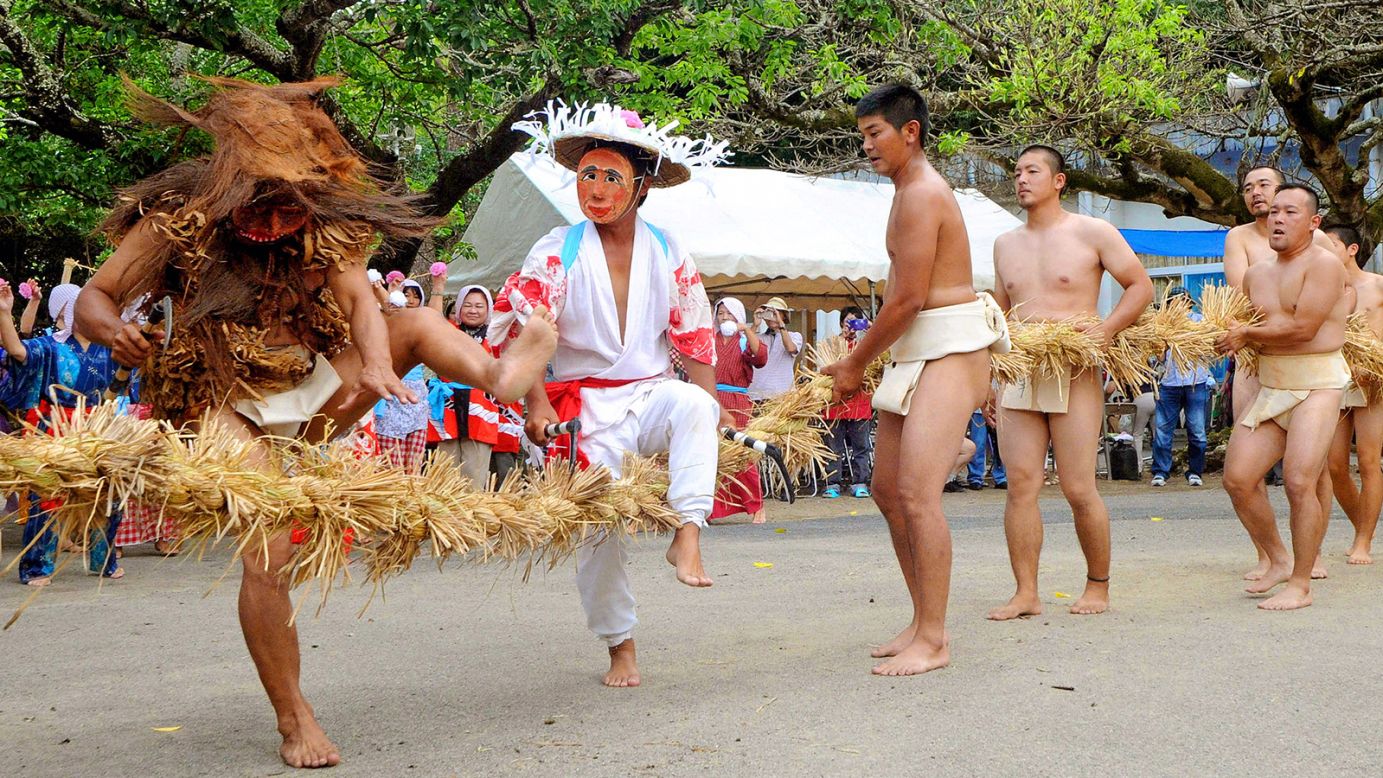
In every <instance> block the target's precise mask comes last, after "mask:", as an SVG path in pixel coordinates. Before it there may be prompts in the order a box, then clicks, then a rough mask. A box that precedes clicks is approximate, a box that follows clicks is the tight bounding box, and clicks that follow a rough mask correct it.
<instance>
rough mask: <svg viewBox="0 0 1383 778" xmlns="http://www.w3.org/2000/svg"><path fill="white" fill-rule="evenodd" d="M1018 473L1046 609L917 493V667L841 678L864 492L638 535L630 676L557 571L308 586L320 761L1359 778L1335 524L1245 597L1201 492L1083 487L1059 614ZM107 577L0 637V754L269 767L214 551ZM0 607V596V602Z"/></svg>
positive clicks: (886, 609) (851, 656) (1369, 578)
mask: <svg viewBox="0 0 1383 778" xmlns="http://www.w3.org/2000/svg"><path fill="white" fill-rule="evenodd" d="M1049 491H1052V493H1051V494H1050V495H1048V498H1049V499H1046V500H1044V509H1045V511H1046V518H1047V521H1048V522H1049V523H1050V524H1051V525H1052V526H1050V527H1049V528H1048V533H1047V547H1046V552H1045V555H1044V559H1043V568H1042V570H1043V577H1042V591H1043V596H1044V600H1045V602H1046V603H1047V613H1046V614H1045V615H1043V616H1041V617H1037V618H1032V619H1029V620H1026V621H1020V622H1012V623H1005V624H995V623H990V622H987V621H985V620H984V619H983V618H982V616H983V614H984V612H985V611H986V609H987V608H989V607H990V606H992V605H994V604H996V603H998V602H1000V601H1002V600H1003V599H1004V598H1005V597H1006V596H1007V595H1008V594H1009V592H1010V587H1011V580H1010V577H1009V572H1008V565H1007V558H1006V552H1005V550H1004V543H1003V531H1002V525H1001V520H1000V505H1001V502H1002V493H999V492H994V491H985V492H980V493H968V494H959V495H949V496H948V498H947V504H948V507H949V508H950V512H951V514H952V516H953V525H954V527H955V533H954V534H955V544H956V554H955V559H956V563H955V582H954V588H953V592H952V598H951V619H950V629H951V632H952V634H953V641H954V647H953V656H954V662H953V664H952V666H951V667H950V668H948V669H946V670H943V671H940V672H937V673H932V674H930V675H928V676H925V677H921V678H913V679H880V678H874V677H871V676H870V675H869V668H870V666H871V661H870V659H869V658H868V656H867V653H866V652H867V651H868V649H869V646H870V644H871V643H874V642H878V641H880V640H882V639H884V638H886V637H889V636H891V635H892V633H893V632H894V631H895V630H897V629H898V628H899V627H901V626H902V624H903V623H904V622H905V621H906V617H907V611H906V608H905V602H904V595H903V591H902V583H901V580H900V577H899V574H898V572H897V568H896V566H895V563H894V561H893V559H892V557H891V554H890V552H889V548H888V543H887V537H886V532H885V528H884V525H883V522H882V520H881V519H880V518H879V517H878V515H877V513H876V512H875V510H874V509H873V506H872V504H871V503H869V502H868V501H864V500H859V501H857V500H852V499H842V500H838V501H833V502H826V501H820V500H813V501H808V502H804V503H802V504H800V505H799V506H796V507H794V508H791V509H789V508H786V507H785V506H775V514H776V517H775V518H776V521H774V522H770V523H769V524H767V525H764V526H757V527H756V526H750V525H747V524H745V525H733V526H726V527H718V528H716V529H715V530H714V531H713V532H712V533H711V535H710V536H709V538H708V541H707V544H706V545H707V551H708V560H709V565H710V568H711V570H712V571H713V573H714V575H715V577H716V585H715V587H714V588H713V589H711V590H709V591H692V590H689V589H686V588H684V587H681V586H679V585H678V584H676V583H675V581H673V579H672V576H671V573H670V572H669V569H668V568H667V566H666V565H665V564H664V563H663V562H662V560H661V553H662V545H663V544H662V542H661V541H648V542H645V543H643V544H641V545H640V546H639V547H638V549H637V550H636V551H635V553H634V560H633V563H632V567H633V575H634V577H635V581H636V586H637V591H638V593H639V595H640V598H641V606H642V614H641V615H642V617H643V623H642V625H641V627H640V630H639V633H638V634H639V638H640V641H641V645H640V658H641V660H642V661H641V665H642V669H643V672H644V678H645V684H644V686H643V687H642V688H639V689H636V690H609V689H604V688H601V687H599V686H598V685H597V678H598V674H599V673H598V671H599V670H601V669H602V668H603V661H604V656H603V654H604V652H603V650H602V649H601V648H600V647H599V646H598V645H596V643H595V642H594V641H593V640H592V639H591V638H590V637H589V636H588V634H587V633H586V632H585V630H584V627H583V621H582V618H581V614H580V608H579V605H578V602H577V598H576V594H575V592H574V591H573V587H572V585H571V580H570V578H571V571H570V569H569V568H563V569H559V570H557V571H556V572H553V573H551V574H547V575H542V574H535V575H534V576H533V579H532V580H531V581H529V582H528V583H526V584H525V583H523V582H522V581H521V579H520V573H519V571H515V570H511V569H500V568H494V567H488V568H479V567H465V566H456V567H454V568H449V569H448V570H446V571H445V572H444V573H442V574H440V575H439V574H438V573H437V571H436V570H435V569H434V568H431V567H428V566H425V565H424V566H421V567H420V568H418V569H416V570H414V571H413V572H412V573H411V574H409V575H407V576H405V577H403V578H402V579H400V580H398V581H396V582H394V583H393V584H391V585H390V587H389V590H388V600H387V601H385V602H380V601H379V600H376V601H375V602H374V603H373V604H372V605H371V607H370V609H369V610H368V611H366V612H365V615H364V616H363V617H360V618H357V616H356V611H357V609H358V608H359V607H360V606H361V605H362V604H363V603H364V602H365V595H366V592H362V591H347V592H343V593H338V594H337V595H335V596H334V597H333V600H332V602H331V603H330V605H329V607H328V609H327V611H326V612H325V614H323V615H322V616H321V618H319V619H315V620H314V619H312V618H310V616H305V617H304V621H303V625H302V626H303V646H304V654H305V658H304V668H303V673H304V685H305V687H306V688H307V689H308V691H309V694H310V696H311V698H312V699H313V701H314V702H315V704H316V705H317V709H318V711H319V713H320V714H321V716H322V720H323V723H324V724H325V726H326V727H327V729H328V731H330V732H331V733H332V734H333V735H334V736H335V737H336V738H337V741H338V743H339V744H340V745H341V746H342V751H343V753H344V755H345V757H346V760H347V762H346V764H345V765H343V766H342V767H341V768H338V769H337V770H335V771H333V774H334V775H360V776H383V775H429V776H430V775H481V774H486V775H489V774H497V773H501V772H504V773H516V774H532V775H563V776H567V775H577V776H581V775H615V774H636V775H689V774H734V775H741V774H743V775H749V774H760V775H779V774H797V775H848V774H866V773H869V774H880V775H902V774H908V775H918V774H929V775H930V774H937V775H1019V774H1021V775H1023V776H1048V775H1052V776H1058V775H1101V776H1103V775H1168V776H1170V775H1250V774H1253V775H1258V774H1261V772H1262V771H1264V770H1266V771H1268V772H1269V773H1271V774H1288V773H1291V772H1296V771H1302V772H1309V773H1310V774H1313V775H1317V774H1319V775H1331V774H1336V775H1377V774H1378V772H1379V767H1378V763H1379V756H1380V753H1383V745H1380V742H1379V739H1380V724H1383V713H1380V703H1379V700H1380V699H1383V680H1381V679H1380V675H1379V672H1378V664H1379V659H1380V656H1383V630H1380V628H1379V626H1378V625H1379V623H1380V616H1383V604H1380V598H1379V597H1378V596H1377V592H1378V591H1379V586H1380V583H1383V569H1376V568H1347V567H1346V565H1345V564H1344V563H1343V551H1344V548H1345V545H1346V543H1347V541H1348V539H1349V532H1348V527H1347V524H1345V523H1344V522H1343V521H1342V520H1340V519H1339V517H1338V515H1337V520H1336V521H1335V522H1333V524H1332V527H1331V531H1330V536H1329V538H1328V539H1327V549H1328V551H1329V552H1330V554H1331V564H1330V569H1331V574H1332V575H1331V579H1330V580H1329V581H1327V582H1324V583H1322V584H1321V585H1320V586H1319V587H1318V589H1317V604H1316V605H1315V606H1314V607H1312V608H1309V609H1306V610H1304V611H1299V612H1295V613H1284V614H1270V613H1265V612H1261V611H1258V610H1257V609H1255V608H1254V601H1253V600H1252V599H1250V598H1248V597H1247V596H1246V595H1244V594H1242V593H1241V592H1240V583H1239V580H1238V578H1239V574H1240V573H1241V572H1242V570H1243V569H1244V568H1245V567H1246V565H1248V564H1249V563H1251V561H1252V560H1251V559H1250V557H1249V550H1248V543H1247V540H1246V538H1245V536H1244V534H1243V531H1242V529H1241V528H1240V527H1239V525H1238V523H1237V522H1236V521H1234V520H1233V518H1232V515H1231V514H1230V512H1229V504H1228V500H1227V499H1226V498H1225V496H1224V493H1223V492H1222V491H1220V490H1219V489H1218V484H1214V483H1211V484H1207V488H1205V489H1203V490H1196V491H1192V490H1190V489H1189V488H1187V487H1185V486H1179V485H1176V486H1171V487H1168V488H1167V489H1162V490H1152V489H1150V488H1148V487H1146V486H1139V485H1127V484H1125V485H1117V486H1114V487H1112V488H1110V489H1109V490H1108V493H1109V503H1110V506H1111V508H1112V510H1113V512H1114V514H1115V516H1116V519H1117V521H1116V523H1115V525H1114V543H1115V555H1116V565H1115V570H1114V575H1115V589H1114V595H1115V600H1114V608H1113V610H1112V611H1111V612H1110V613H1108V614H1106V615H1104V616H1099V617H1075V616H1071V615H1070V614H1068V613H1066V611H1065V607H1064V606H1066V605H1067V604H1069V603H1070V602H1071V600H1070V599H1067V598H1066V596H1065V595H1066V594H1067V593H1069V594H1071V595H1075V594H1078V593H1079V591H1080V586H1081V581H1082V578H1083V568H1082V566H1081V564H1080V561H1079V552H1078V550H1077V547H1076V542H1075V538H1074V533H1073V531H1072V528H1071V525H1070V523H1069V522H1070V517H1069V513H1067V512H1066V511H1065V510H1064V509H1063V506H1062V505H1061V503H1060V502H1059V494H1057V493H1056V492H1055V491H1054V490H1049ZM1273 499H1274V501H1275V502H1276V503H1277V504H1278V505H1279V506H1282V504H1283V502H1282V495H1281V490H1280V489H1278V490H1274V497H1273ZM852 510H853V511H857V515H854V516H851V515H848V513H849V511H852ZM842 513H844V514H847V515H844V516H840V517H838V518H831V519H821V520H798V519H794V518H791V517H805V516H811V515H816V516H822V515H829V514H842ZM1154 517H1157V518H1161V519H1162V521H1153V520H1152V519H1153V518H1154ZM780 529H781V530H785V531H783V532H779V531H778V530H780ZM6 540H7V543H6V549H8V550H10V552H11V553H12V552H13V549H14V548H15V542H16V539H15V538H13V537H12V536H10V537H7V538H6ZM756 562H770V563H772V565H773V566H772V567H771V568H765V567H757V566H756V565H755V563H756ZM126 566H127V568H128V570H129V576H128V577H127V578H126V579H125V580H124V581H121V582H118V583H115V584H108V585H107V586H106V587H104V588H103V589H102V590H101V591H99V592H98V591H97V590H96V589H95V586H94V583H93V579H89V578H84V577H82V576H81V575H71V574H69V575H67V576H66V577H65V578H62V579H60V580H59V582H58V583H57V584H55V585H54V586H53V587H52V589H51V590H50V591H48V592H46V593H45V594H44V595H43V596H42V597H41V598H39V600H38V601H37V602H36V603H35V604H34V605H33V607H31V608H30V609H29V610H28V612H27V613H26V614H25V615H24V616H23V618H22V619H21V620H20V621H19V623H18V624H17V625H15V626H14V627H13V628H11V629H10V630H9V631H8V632H6V633H4V634H3V635H0V652H3V654H4V655H5V656H6V657H7V659H8V661H7V662H6V667H7V669H6V670H5V671H4V673H3V674H2V675H3V678H4V693H3V694H0V731H3V732H4V733H5V734H4V741H3V742H4V756H3V757H0V759H3V764H4V768H3V772H4V773H5V774H9V775H17V776H19V775H22V776H49V775H53V776H56V775H64V776H70V775H84V776H85V775H92V776H95V775H103V776H104V775H111V776H124V775H139V776H149V777H152V776H184V775H198V774H213V773H215V774H218V775H276V774H282V773H283V772H286V771H285V769H284V768H283V767H281V766H280V765H279V764H278V762H277V758H276V754H275V747H276V739H275V737H274V732H273V720H272V717H271V716H270V714H269V708H268V705H267V703H266V702H265V700H264V698H263V694H262V692H261V691H260V689H259V686H258V683H257V682H256V679H255V677H254V674H253V672H252V671H251V667H250V664H249V660H248V657H247V655H246V653H245V649H244V647H243V644H242V643H241V642H240V639H239V635H238V632H237V630H236V627H235V621H234V615H233V614H234V592H235V584H234V582H233V580H232V581H231V582H228V583H227V584H225V585H223V586H221V587H220V588H218V589H216V590H215V591H213V592H212V593H211V595H210V596H209V597H206V598H203V597H202V594H203V592H204V591H205V590H206V589H207V588H208V587H209V586H210V585H211V584H212V583H213V582H214V581H215V580H216V579H217V577H218V576H219V575H220V574H221V572H222V571H223V569H224V568H225V559H224V557H218V558H216V559H209V560H206V561H200V562H199V561H195V560H186V561H184V560H176V561H172V562H163V561H160V560H156V559H154V558H152V557H141V556H131V557H130V558H128V559H127V560H126ZM10 576H13V573H11V574H10ZM25 594H26V592H25V590H24V589H21V588H20V587H18V586H16V585H13V584H10V583H7V584H6V585H5V586H3V587H0V611H3V612H4V613H6V614H7V613H8V612H10V611H11V610H13V608H14V607H16V606H18V605H19V604H20V603H21V602H22V601H23V598H24V596H25ZM159 727H180V729H178V730H177V731H174V732H159V731H156V730H155V728H159Z"/></svg>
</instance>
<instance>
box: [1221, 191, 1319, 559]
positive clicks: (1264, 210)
mask: <svg viewBox="0 0 1383 778" xmlns="http://www.w3.org/2000/svg"><path fill="white" fill-rule="evenodd" d="M1286 182H1287V178H1286V176H1284V175H1283V174H1282V171H1281V170H1278V169H1277V168H1275V167H1272V166H1271V165H1259V166H1258V167H1255V168H1253V169H1251V170H1249V172H1247V173H1245V174H1244V180H1243V181H1242V182H1241V183H1240V185H1239V192H1240V194H1241V196H1242V197H1243V198H1244V207H1245V208H1247V209H1248V211H1249V213H1250V214H1252V215H1253V221H1251V222H1249V223H1248V224H1241V225H1239V226H1238V227H1235V228H1233V229H1231V230H1230V231H1229V233H1228V234H1226V235H1225V283H1227V284H1228V285H1230V286H1232V287H1235V288H1237V289H1239V290H1240V291H1242V290H1243V288H1244V274H1245V273H1246V272H1248V269H1249V268H1250V267H1253V266H1254V265H1257V264H1258V263H1259V262H1263V261H1272V260H1273V259H1274V258H1275V257H1276V256H1277V254H1276V252H1274V251H1273V250H1272V247H1271V246H1269V245H1268V233H1269V232H1270V230H1269V228H1268V208H1269V206H1271V205H1272V201H1273V195H1274V194H1276V192H1277V188H1278V187H1279V186H1281V185H1282V184H1285V183H1286ZM1315 243H1316V245H1317V246H1320V247H1322V248H1326V249H1332V250H1333V247H1332V246H1331V245H1330V243H1329V242H1328V241H1327V240H1326V238H1325V235H1324V234H1322V233H1321V232H1320V231H1317V232H1316V234H1315ZM1257 395H1258V376H1256V375H1254V374H1252V373H1248V372H1246V371H1243V370H1236V371H1234V384H1233V386H1231V387H1230V398H1231V405H1232V406H1233V408H1234V420H1235V421H1238V420H1239V417H1240V416H1242V415H1243V412H1244V410H1245V409H1247V408H1248V407H1249V406H1250V405H1253V400H1254V397H1256V396H1257ZM1267 495H1268V487H1267V484H1266V483H1265V484H1264V485H1263V498H1264V499H1267ZM1327 510H1328V505H1327ZM1256 550H1257V551H1258V564H1257V565H1256V566H1254V568H1253V569H1252V570H1250V571H1248V572H1247V573H1245V574H1244V580H1245V581H1257V580H1258V579H1259V578H1262V577H1263V572H1264V571H1265V570H1267V569H1268V554H1267V552H1266V551H1264V550H1263V549H1261V548H1258V549H1256ZM1312 575H1314V576H1315V577H1316V578H1325V576H1326V572H1325V567H1324V566H1323V565H1317V566H1316V569H1315V570H1314V571H1313V572H1312Z"/></svg>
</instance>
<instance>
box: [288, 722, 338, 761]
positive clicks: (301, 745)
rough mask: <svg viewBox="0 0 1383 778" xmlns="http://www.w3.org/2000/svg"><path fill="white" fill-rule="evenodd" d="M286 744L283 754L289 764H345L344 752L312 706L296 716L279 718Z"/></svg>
mask: <svg viewBox="0 0 1383 778" xmlns="http://www.w3.org/2000/svg"><path fill="white" fill-rule="evenodd" d="M279 734H280V735H283V745H282V746H279V756H281V757H283V763H284V764H286V765H288V766H289V767H334V766H336V765H338V764H341V752H340V751H338V750H337V749H336V746H335V745H334V744H333V743H332V742H331V740H330V739H329V738H327V733H326V732H324V731H322V728H321V726H319V725H318V724H317V719H316V718H315V717H314V716H313V714H312V709H311V708H309V709H307V710H306V711H305V712H303V713H300V714H298V715H297V716H295V717H290V718H288V719H282V720H280V721H279Z"/></svg>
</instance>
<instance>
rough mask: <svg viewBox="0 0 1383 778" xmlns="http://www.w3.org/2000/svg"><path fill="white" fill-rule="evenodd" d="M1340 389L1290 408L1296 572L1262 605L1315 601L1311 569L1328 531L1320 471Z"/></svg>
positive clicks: (1288, 470)
mask: <svg viewBox="0 0 1383 778" xmlns="http://www.w3.org/2000/svg"><path fill="white" fill-rule="evenodd" d="M1340 395H1341V392H1340V390H1338V389H1318V390H1316V391H1313V392H1311V394H1310V395H1309V396H1308V397H1307V398H1306V399H1305V400H1303V401H1302V402H1301V404H1300V405H1298V406H1297V407H1296V410H1295V411H1293V412H1292V428H1291V429H1290V430H1288V431H1287V436H1286V449H1285V453H1284V455H1283V466H1282V476H1283V480H1284V481H1285V482H1286V488H1287V502H1288V504H1289V505H1290V506H1291V511H1292V555H1293V562H1292V575H1291V577H1290V578H1289V579H1288V581H1287V585H1286V586H1285V587H1284V588H1283V590H1282V591H1280V592H1278V593H1277V594H1276V595H1273V596H1272V597H1270V598H1268V599H1267V600H1264V601H1263V602H1261V603H1259V604H1258V607H1260V608H1262V609H1264V610H1295V609H1297V608H1305V607H1306V606H1308V605H1310V604H1311V568H1312V567H1313V565H1314V563H1315V561H1316V557H1317V555H1319V554H1320V550H1321V538H1323V537H1324V536H1325V516H1324V515H1323V513H1322V511H1321V491H1322V490H1321V472H1322V471H1323V470H1324V468H1325V460H1326V457H1327V455H1328V454H1329V453H1330V442H1331V439H1332V438H1333V435H1334V425H1333V424H1332V422H1333V421H1334V420H1335V418H1336V417H1337V416H1338V414H1339V408H1340Z"/></svg>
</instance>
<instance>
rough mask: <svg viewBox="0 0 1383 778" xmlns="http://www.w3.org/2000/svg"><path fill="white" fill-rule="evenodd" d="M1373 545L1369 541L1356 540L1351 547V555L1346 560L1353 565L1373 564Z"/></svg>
mask: <svg viewBox="0 0 1383 778" xmlns="http://www.w3.org/2000/svg"><path fill="white" fill-rule="evenodd" d="M1372 545H1373V544H1372V543H1370V542H1368V541H1360V540H1355V541H1354V545H1352V546H1350V547H1349V557H1348V558H1347V559H1346V560H1345V561H1347V562H1349V563H1350V564H1351V565H1371V564H1373V554H1372V552H1371V549H1370V547H1371V546H1372Z"/></svg>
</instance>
